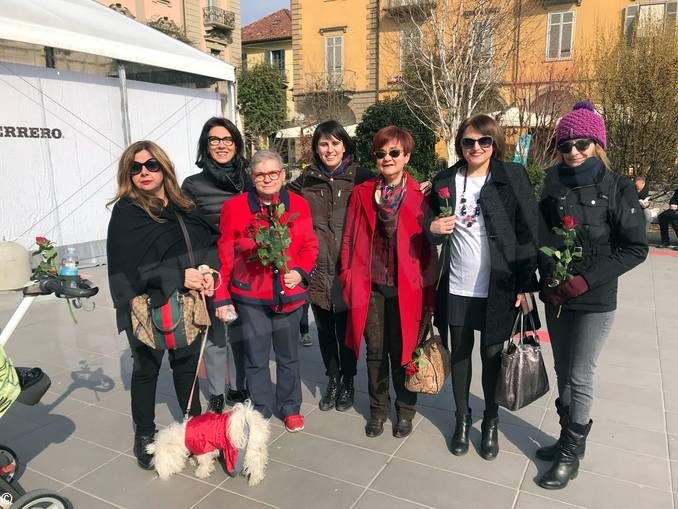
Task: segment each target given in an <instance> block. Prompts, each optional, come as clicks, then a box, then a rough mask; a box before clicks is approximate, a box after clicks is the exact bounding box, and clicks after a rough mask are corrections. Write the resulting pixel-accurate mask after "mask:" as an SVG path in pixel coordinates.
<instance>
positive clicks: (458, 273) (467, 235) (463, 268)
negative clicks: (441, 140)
mask: <svg viewBox="0 0 678 509" xmlns="http://www.w3.org/2000/svg"><path fill="white" fill-rule="evenodd" d="M484 184H485V175H483V176H482V177H469V178H468V179H466V192H465V193H464V196H465V197H466V215H465V216H464V215H462V206H463V204H462V203H460V202H461V196H462V191H463V189H464V175H463V173H462V172H458V173H457V176H456V178H455V186H456V197H455V199H456V202H455V207H454V213H455V214H456V216H457V223H456V225H455V227H454V231H453V232H452V235H450V241H449V242H450V293H451V294H454V295H462V296H465V297H482V298H486V297H487V293H488V288H489V285H490V247H489V244H488V242H487V232H486V230H485V219H484V218H483V211H482V208H481V209H480V213H479V214H478V215H477V216H475V220H474V221H473V224H471V226H467V221H468V220H469V218H472V217H473V215H474V213H475V211H476V206H477V205H478V199H479V198H480V190H481V189H482V187H483V185H484Z"/></svg>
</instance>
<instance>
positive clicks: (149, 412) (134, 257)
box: [106, 141, 219, 470]
mask: <svg viewBox="0 0 678 509" xmlns="http://www.w3.org/2000/svg"><path fill="white" fill-rule="evenodd" d="M112 203H115V206H114V207H113V211H112V214H111V220H110V222H109V223H108V237H107V243H106V251H107V255H108V280H109V286H110V290H111V297H112V298H113V305H114V306H115V311H116V319H117V325H118V332H122V331H125V333H126V334H127V339H128V341H129V345H130V350H131V352H132V358H133V359H134V366H133V368H132V382H131V388H130V394H131V397H132V419H133V420H134V425H135V433H134V455H135V456H136V458H137V463H138V464H139V466H140V467H141V468H144V469H147V470H148V469H152V468H153V462H152V460H153V457H152V456H151V455H150V454H148V453H147V452H146V445H148V444H149V443H150V442H152V441H153V436H154V434H155V422H154V421H155V390H156V385H157V382H158V372H159V370H160V365H161V364H162V358H163V355H164V351H163V350H155V349H152V348H150V347H149V346H147V345H146V344H144V343H142V342H141V341H139V340H138V339H137V338H136V337H135V336H134V333H133V331H132V321H131V307H130V302H131V300H132V299H133V298H134V297H136V296H137V295H142V294H148V296H149V299H150V301H151V306H152V307H159V306H162V305H163V304H165V303H166V302H167V299H168V298H169V297H170V295H172V294H173V293H174V292H175V291H176V290H178V289H182V288H188V289H193V290H202V291H203V293H204V294H205V295H206V296H211V295H212V294H213V293H214V280H213V278H212V276H211V274H205V275H203V274H201V273H200V272H199V271H198V269H197V268H195V267H193V266H191V263H190V261H189V256H188V247H187V244H186V239H185V237H184V234H183V233H182V229H181V225H180V222H179V216H181V218H182V219H183V222H184V224H185V226H186V230H187V233H188V236H189V238H190V241H191V245H192V250H193V255H194V259H195V262H196V263H197V264H198V265H200V264H207V265H209V266H211V267H212V268H214V269H218V267H219V258H218V256H217V252H216V241H217V239H218V236H219V235H218V231H217V230H215V229H214V228H213V227H212V226H210V225H209V223H207V222H206V221H205V220H204V219H203V218H202V217H201V216H199V215H198V214H196V213H195V205H194V203H193V202H192V201H191V200H190V199H189V198H187V197H186V196H185V195H183V194H182V192H181V190H180V189H179V184H178V183H177V179H176V175H175V173H174V167H173V165H172V162H171V161H170V160H169V158H168V157H167V154H165V152H164V151H163V150H162V149H161V148H160V147H159V146H158V145H156V144H155V143H153V142H151V141H138V142H136V143H133V144H132V145H130V146H129V147H128V148H127V149H126V150H125V151H124V152H123V154H122V156H120V163H119V165H118V192H117V193H116V196H115V198H114V199H113V200H112V201H111V203H110V204H112ZM110 204H109V205H110ZM199 347H200V341H194V342H193V343H192V344H191V345H190V346H188V347H185V348H179V349H176V350H170V351H169V361H170V366H171V368H172V377H173V379H174V389H175V391H176V393H177V398H178V400H179V406H180V407H181V411H182V413H185V412H186V407H187V406H188V399H189V394H190V392H191V387H192V385H193V380H194V376H195V372H196V370H197V369H198V356H199V352H200V348H199ZM195 394H196V397H194V398H193V400H192V405H191V409H190V412H189V413H190V414H191V415H199V414H200V413H201V408H200V398H198V397H197V394H198V390H197V387H196V392H195Z"/></svg>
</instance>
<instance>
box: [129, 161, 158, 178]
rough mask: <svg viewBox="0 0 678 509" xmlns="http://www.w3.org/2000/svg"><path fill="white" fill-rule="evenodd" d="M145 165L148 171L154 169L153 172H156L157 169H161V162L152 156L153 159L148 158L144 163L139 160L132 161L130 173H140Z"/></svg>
mask: <svg viewBox="0 0 678 509" xmlns="http://www.w3.org/2000/svg"><path fill="white" fill-rule="evenodd" d="M144 166H145V167H146V169H147V170H148V171H152V172H153V173H155V172H156V171H160V163H159V162H158V161H156V160H155V159H153V158H151V159H148V160H146V162H143V163H138V162H136V161H134V162H133V163H132V171H130V173H131V174H132V175H138V174H139V173H141V169H142V168H143V167H144Z"/></svg>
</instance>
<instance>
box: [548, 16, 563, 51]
mask: <svg viewBox="0 0 678 509" xmlns="http://www.w3.org/2000/svg"><path fill="white" fill-rule="evenodd" d="M560 29H561V24H560V13H554V14H551V15H550V17H549V31H548V38H549V40H548V58H549V59H553V60H555V59H557V58H558V57H559V53H560Z"/></svg>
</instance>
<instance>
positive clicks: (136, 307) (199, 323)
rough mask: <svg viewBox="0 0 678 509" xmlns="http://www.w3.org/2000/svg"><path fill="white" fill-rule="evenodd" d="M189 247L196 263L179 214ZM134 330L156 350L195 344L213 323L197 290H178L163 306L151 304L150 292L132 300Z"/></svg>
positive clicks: (178, 217) (192, 264) (139, 337)
mask: <svg viewBox="0 0 678 509" xmlns="http://www.w3.org/2000/svg"><path fill="white" fill-rule="evenodd" d="M177 219H178V220H179V225H180V226H181V231H182V233H183V235H184V240H185V241H186V247H187V248H188V259H189V262H190V264H191V266H192V267H194V266H195V259H194V257H193V248H192V246H191V239H190V237H189V235H188V230H187V229H186V225H185V223H184V220H183V218H182V217H181V215H179V214H177ZM130 304H131V311H132V313H131V314H132V331H133V332H134V336H135V337H136V338H137V339H138V340H139V341H141V342H142V343H144V344H146V345H148V346H150V347H151V348H154V349H156V350H175V349H177V348H184V347H187V346H189V345H191V344H192V343H193V341H195V338H197V337H198V335H199V334H200V333H203V332H205V329H206V328H207V327H208V326H209V325H210V318H209V315H208V313H207V307H206V306H205V301H204V300H203V298H202V296H201V295H200V292H198V291H197V290H188V291H183V290H175V291H174V292H173V293H172V294H171V295H170V296H169V299H167V302H165V303H164V304H163V305H162V306H159V307H152V306H151V301H150V298H149V296H148V294H145V293H144V294H141V295H137V296H136V297H134V298H133V299H132V301H131V303H130Z"/></svg>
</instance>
